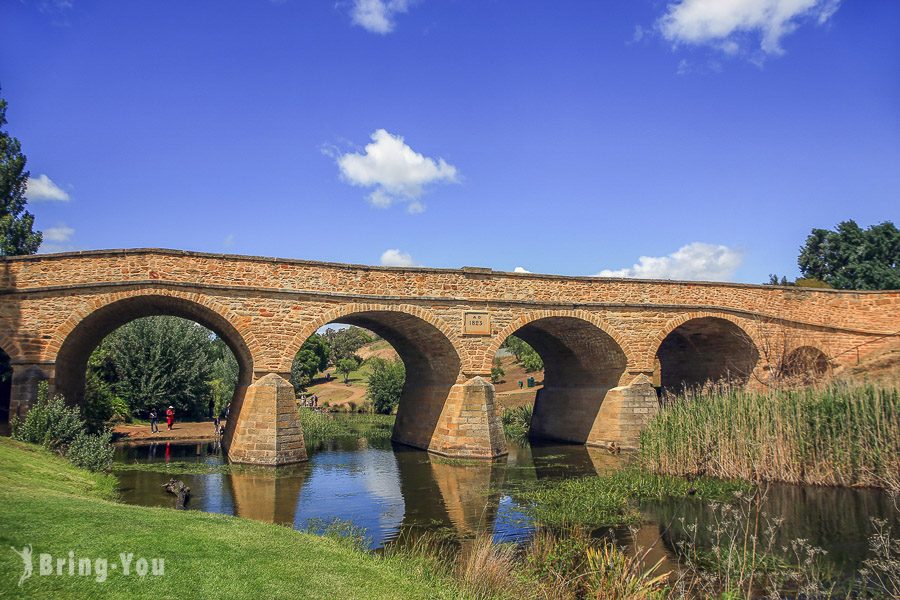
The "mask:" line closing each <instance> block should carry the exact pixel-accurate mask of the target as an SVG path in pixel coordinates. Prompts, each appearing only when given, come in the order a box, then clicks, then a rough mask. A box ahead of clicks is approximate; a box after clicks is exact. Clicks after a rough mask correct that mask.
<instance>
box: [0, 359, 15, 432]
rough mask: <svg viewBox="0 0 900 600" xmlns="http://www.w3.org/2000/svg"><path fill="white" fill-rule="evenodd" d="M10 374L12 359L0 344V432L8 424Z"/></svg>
mask: <svg viewBox="0 0 900 600" xmlns="http://www.w3.org/2000/svg"><path fill="white" fill-rule="evenodd" d="M12 376H13V371H12V359H11V358H10V357H9V354H7V352H6V350H5V348H3V347H2V346H0V434H5V433H6V427H7V426H8V424H9V417H10V415H9V409H10V401H11V400H12Z"/></svg>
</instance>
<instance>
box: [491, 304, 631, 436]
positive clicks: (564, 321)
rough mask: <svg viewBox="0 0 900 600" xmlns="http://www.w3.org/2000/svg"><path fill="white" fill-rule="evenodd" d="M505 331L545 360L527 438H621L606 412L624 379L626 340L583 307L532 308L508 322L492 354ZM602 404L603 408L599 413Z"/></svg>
mask: <svg viewBox="0 0 900 600" xmlns="http://www.w3.org/2000/svg"><path fill="white" fill-rule="evenodd" d="M510 335H515V336H517V337H519V338H521V339H522V340H524V341H525V342H527V343H528V344H529V345H530V346H531V347H532V348H534V349H535V351H536V352H537V353H538V354H539V355H540V357H541V359H542V360H543V362H544V384H543V386H542V387H541V389H540V390H539V391H538V393H537V396H536V398H535V404H534V410H533V413H532V419H531V430H530V436H531V438H532V439H536V440H553V441H562V442H573V443H579V444H585V443H589V444H601V443H609V442H612V441H621V440H617V439H616V436H615V435H613V436H610V432H609V428H608V425H609V423H608V421H611V420H614V418H613V417H612V415H610V414H609V412H610V407H611V405H612V404H614V403H615V402H616V400H615V398H613V396H616V395H617V394H618V392H619V390H618V389H617V388H619V386H620V385H623V384H625V381H626V368H627V367H628V364H629V357H628V354H627V352H626V349H630V348H629V344H628V340H627V339H625V338H624V337H623V336H622V335H621V334H620V333H619V332H618V331H616V329H615V328H614V327H613V326H611V325H610V324H609V323H607V322H605V321H604V320H602V319H600V318H598V317H597V316H596V315H591V314H589V313H586V312H584V311H536V312H531V313H527V314H524V315H521V316H520V317H518V318H517V319H514V320H513V321H512V322H511V323H510V324H508V325H507V326H506V327H505V328H504V329H503V330H502V331H501V332H500V333H499V335H497V336H496V337H495V341H494V344H492V345H491V347H490V349H491V350H492V351H493V352H492V353H491V356H493V354H494V353H496V351H497V350H498V349H499V348H500V345H501V344H502V343H503V342H504V341H505V340H506V339H507V338H508V337H509V336H510ZM614 390H615V391H614ZM608 398H609V401H607V399H608ZM604 404H605V405H606V410H605V411H603V412H601V407H603V406H604ZM616 420H617V419H616ZM627 445H632V444H631V443H629V444H627Z"/></svg>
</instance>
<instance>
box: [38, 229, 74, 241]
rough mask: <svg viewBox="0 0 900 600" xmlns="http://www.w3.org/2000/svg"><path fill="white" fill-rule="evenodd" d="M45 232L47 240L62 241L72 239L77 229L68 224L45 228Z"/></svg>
mask: <svg viewBox="0 0 900 600" xmlns="http://www.w3.org/2000/svg"><path fill="white" fill-rule="evenodd" d="M43 233H44V239H45V240H46V241H48V242H59V243H61V242H68V241H69V240H71V239H72V235H73V234H74V233H75V230H74V229H72V228H71V227H69V226H67V225H58V226H57V227H48V228H47V229H44V231H43Z"/></svg>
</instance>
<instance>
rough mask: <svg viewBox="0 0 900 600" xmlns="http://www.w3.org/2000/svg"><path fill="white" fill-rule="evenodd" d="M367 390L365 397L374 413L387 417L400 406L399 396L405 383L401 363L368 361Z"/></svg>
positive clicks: (404, 372)
mask: <svg viewBox="0 0 900 600" xmlns="http://www.w3.org/2000/svg"><path fill="white" fill-rule="evenodd" d="M370 364H371V365H372V370H371V372H370V373H369V390H368V392H367V396H368V398H369V400H370V401H371V402H372V405H373V406H374V407H375V412H377V413H379V414H382V415H389V414H391V413H392V412H394V410H395V409H396V408H397V405H398V404H400V394H401V393H402V392H403V384H404V383H405V382H406V369H405V368H404V366H403V361H400V360H384V359H383V358H373V359H371V361H370Z"/></svg>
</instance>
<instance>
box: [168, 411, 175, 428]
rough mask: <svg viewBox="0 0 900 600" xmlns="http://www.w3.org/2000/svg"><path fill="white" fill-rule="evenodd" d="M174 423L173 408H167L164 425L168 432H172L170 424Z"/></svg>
mask: <svg viewBox="0 0 900 600" xmlns="http://www.w3.org/2000/svg"><path fill="white" fill-rule="evenodd" d="M174 422H175V408H173V407H171V406H170V407H169V408H168V409H166V425H167V426H168V428H169V431H172V424H173V423H174Z"/></svg>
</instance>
